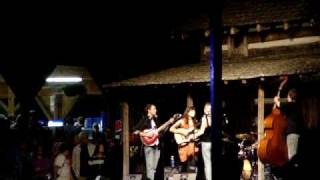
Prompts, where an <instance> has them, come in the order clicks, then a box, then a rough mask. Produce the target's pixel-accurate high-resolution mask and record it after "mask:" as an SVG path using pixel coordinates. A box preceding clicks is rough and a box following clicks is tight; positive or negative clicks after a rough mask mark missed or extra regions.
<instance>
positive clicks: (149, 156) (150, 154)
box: [144, 146, 160, 180]
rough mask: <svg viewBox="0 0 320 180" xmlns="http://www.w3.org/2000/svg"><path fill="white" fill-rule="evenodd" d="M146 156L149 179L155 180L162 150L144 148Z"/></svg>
mask: <svg viewBox="0 0 320 180" xmlns="http://www.w3.org/2000/svg"><path fill="white" fill-rule="evenodd" d="M144 155H145V159H146V170H147V178H149V179H151V180H154V174H155V173H156V170H157V165H158V161H159V158H160V149H159V148H157V147H150V146H144Z"/></svg>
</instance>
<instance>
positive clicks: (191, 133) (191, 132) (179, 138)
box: [174, 128, 199, 145]
mask: <svg viewBox="0 0 320 180" xmlns="http://www.w3.org/2000/svg"><path fill="white" fill-rule="evenodd" d="M185 130H186V131H187V132H188V135H186V136H184V135H182V134H179V133H175V134H174V140H175V141H176V143H177V144H178V145H185V144H187V143H189V142H195V141H199V138H198V137H195V133H196V132H197V131H198V130H197V129H195V128H189V129H185Z"/></svg>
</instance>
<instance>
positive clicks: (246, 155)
mask: <svg viewBox="0 0 320 180" xmlns="http://www.w3.org/2000/svg"><path fill="white" fill-rule="evenodd" d="M236 138H237V139H239V140H241V142H240V143H238V147H239V152H238V158H239V159H241V160H243V168H242V174H241V179H244V180H247V179H250V180H255V179H257V178H258V172H257V170H258V156H257V147H258V142H257V138H256V133H254V132H251V133H249V134H248V133H241V134H236Z"/></svg>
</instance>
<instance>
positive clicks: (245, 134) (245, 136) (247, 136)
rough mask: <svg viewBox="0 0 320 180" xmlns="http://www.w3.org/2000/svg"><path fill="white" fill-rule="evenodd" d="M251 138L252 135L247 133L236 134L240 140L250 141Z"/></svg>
mask: <svg viewBox="0 0 320 180" xmlns="http://www.w3.org/2000/svg"><path fill="white" fill-rule="evenodd" d="M250 136H251V135H250V134H247V133H241V134H236V138H237V139H240V140H244V139H248V138H250Z"/></svg>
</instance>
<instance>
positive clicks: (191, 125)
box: [170, 107, 199, 172]
mask: <svg viewBox="0 0 320 180" xmlns="http://www.w3.org/2000/svg"><path fill="white" fill-rule="evenodd" d="M195 115H196V111H195V108H194V107H188V108H187V109H186V111H185V113H184V115H183V118H181V119H180V120H178V121H177V122H176V123H174V124H173V125H172V126H171V128H170V132H172V133H174V136H175V140H176V143H177V144H178V153H179V158H180V162H181V164H182V169H181V171H182V172H186V171H187V167H188V163H189V161H191V160H194V158H195V155H196V154H197V152H198V151H199V149H198V147H197V146H196V143H195V142H194V141H195V140H196V137H195V130H196V129H195V126H196V125H195V123H196V121H195Z"/></svg>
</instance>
